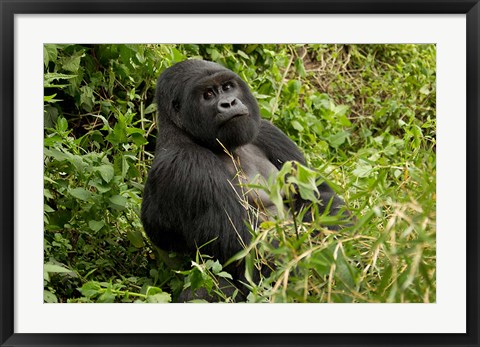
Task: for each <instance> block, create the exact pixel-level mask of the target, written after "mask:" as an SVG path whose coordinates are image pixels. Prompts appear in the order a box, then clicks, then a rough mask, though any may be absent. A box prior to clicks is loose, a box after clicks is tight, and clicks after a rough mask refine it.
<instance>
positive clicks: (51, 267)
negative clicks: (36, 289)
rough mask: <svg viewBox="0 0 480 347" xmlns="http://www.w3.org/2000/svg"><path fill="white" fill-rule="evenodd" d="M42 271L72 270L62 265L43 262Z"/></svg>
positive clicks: (58, 271)
mask: <svg viewBox="0 0 480 347" xmlns="http://www.w3.org/2000/svg"><path fill="white" fill-rule="evenodd" d="M43 271H44V272H53V273H60V272H73V271H72V270H70V269H67V268H65V267H63V266H60V265H55V264H43Z"/></svg>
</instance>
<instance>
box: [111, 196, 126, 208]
mask: <svg viewBox="0 0 480 347" xmlns="http://www.w3.org/2000/svg"><path fill="white" fill-rule="evenodd" d="M109 201H110V206H111V207H112V208H114V209H116V210H123V209H125V208H126V207H127V198H125V197H123V196H121V195H114V196H112V197H111V198H110V199H109Z"/></svg>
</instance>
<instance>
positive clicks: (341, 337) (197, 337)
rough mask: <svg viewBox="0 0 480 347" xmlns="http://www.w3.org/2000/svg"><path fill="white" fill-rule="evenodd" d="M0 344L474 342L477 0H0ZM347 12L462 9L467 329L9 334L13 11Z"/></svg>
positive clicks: (479, 75)
mask: <svg viewBox="0 0 480 347" xmlns="http://www.w3.org/2000/svg"><path fill="white" fill-rule="evenodd" d="M0 11H1V55H0V65H1V78H0V105H1V118H0V120H1V123H0V129H1V130H0V131H1V135H0V177H1V179H0V196H1V206H0V223H1V232H0V245H1V246H0V247H1V249H0V268H1V274H0V275H1V277H0V315H1V316H0V321H1V323H0V343H1V345H2V346H24V345H29V346H60V345H61V346H107V345H109V346H153V345H155V346H157V345H158V346H180V345H181V346H198V345H205V346H284V345H286V346H339V345H342V346H370V345H385V346H387V345H391V346H406V345H408V346H426V345H435V346H480V334H479V329H478V327H479V326H480V322H479V313H480V305H479V292H480V288H479V256H478V253H479V249H480V244H479V237H478V233H479V226H478V211H479V204H478V197H479V172H478V166H479V160H478V159H479V144H480V141H479V135H480V131H479V118H480V112H479V111H480V109H479V105H480V89H479V84H480V69H479V65H480V54H479V53H480V38H479V33H480V26H479V22H480V21H479V19H480V4H479V0H418V1H415V0H393V1H388V0H297V1H295V0H259V1H255V0H232V1H228V0H208V1H194V0H177V1H175V0H171V1H162V0H140V1H134V0H123V1H113V0H112V1H111V0H96V1H94V0H83V1H82V0H77V1H64V0H63V1H62V0H39V1H27V0H17V1H14V0H11V1H8V0H0ZM25 13H31V14H80V13H92V14H93V13H99V14H107V13H112V14H142V13H167V14H173V13H183V14H187V13H188V14H213V13H242V14H254V13H260V14H261V13H282V14H289V13H292V14H293V13H295V14H301V13H309V14H312V13H325V14H333V13H341V14H345V13H350V14H400V13H401V14H426V13H436V14H438V13H444V14H453V13H457V14H466V18H467V62H466V63H467V95H466V100H467V129H466V131H467V139H466V141H467V185H468V189H467V245H466V247H467V332H466V333H465V334H321V335H320V334H290V333H289V334H281V335H280V334H221V333H219V334H19V333H14V305H13V303H14V300H13V299H14V295H15V293H14V288H13V283H14V230H15V225H14V204H13V203H14V198H15V197H14V184H13V183H14V179H15V173H14V117H13V115H14V88H13V86H14V76H13V74H14V69H13V67H14V54H13V52H14V16H15V15H16V14H25Z"/></svg>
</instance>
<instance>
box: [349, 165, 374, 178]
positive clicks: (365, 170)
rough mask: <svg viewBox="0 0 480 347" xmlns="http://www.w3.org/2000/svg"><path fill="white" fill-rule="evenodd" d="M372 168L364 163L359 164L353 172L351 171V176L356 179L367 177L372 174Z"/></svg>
mask: <svg viewBox="0 0 480 347" xmlns="http://www.w3.org/2000/svg"><path fill="white" fill-rule="evenodd" d="M372 170H373V167H372V166H371V165H369V164H366V163H359V164H357V167H356V168H355V170H353V172H352V173H353V174H354V175H355V176H357V177H368V176H370V174H371V173H372Z"/></svg>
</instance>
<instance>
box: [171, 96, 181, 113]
mask: <svg viewBox="0 0 480 347" xmlns="http://www.w3.org/2000/svg"><path fill="white" fill-rule="evenodd" d="M172 107H173V109H174V110H175V112H178V111H180V101H178V99H175V100H173V101H172Z"/></svg>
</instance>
